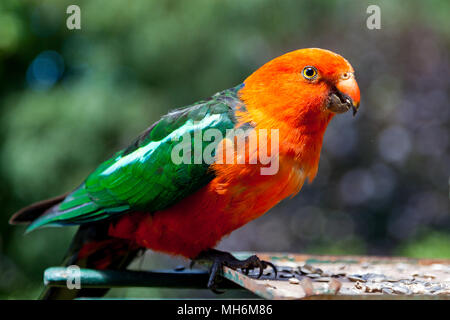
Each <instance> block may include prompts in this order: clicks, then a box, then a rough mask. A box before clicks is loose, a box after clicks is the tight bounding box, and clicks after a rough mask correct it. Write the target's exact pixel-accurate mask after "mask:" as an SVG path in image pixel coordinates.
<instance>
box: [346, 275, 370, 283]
mask: <svg viewBox="0 0 450 320" xmlns="http://www.w3.org/2000/svg"><path fill="white" fill-rule="evenodd" d="M347 278H348V280H350V281H352V282H356V281H358V282H366V280H365V279H363V278H361V277H360V276H358V275H356V274H351V275H348V276H347Z"/></svg>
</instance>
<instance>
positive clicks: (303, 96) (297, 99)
mask: <svg viewBox="0 0 450 320" xmlns="http://www.w3.org/2000/svg"><path fill="white" fill-rule="evenodd" d="M307 67H312V68H313V69H314V70H313V71H315V72H316V74H315V76H314V77H311V78H309V75H308V74H305V72H308V73H311V72H312V71H311V70H306V69H305V68H307ZM305 70H306V71H305ZM353 72H354V71H353V68H352V66H351V65H350V64H349V63H348V62H347V61H346V60H345V59H344V58H342V57H341V56H339V55H337V54H335V53H333V52H330V51H327V50H322V49H302V50H297V51H293V52H290V53H288V54H285V55H283V56H281V57H278V58H276V59H274V60H272V61H270V62H268V63H267V64H265V65H264V66H262V67H261V68H259V69H258V70H257V71H256V72H254V73H253V74H252V75H251V76H249V77H248V78H247V79H246V80H245V82H244V84H245V86H244V87H243V88H242V89H241V90H240V91H239V97H240V99H241V100H242V102H243V104H244V105H245V107H246V108H245V110H242V111H240V112H238V113H237V116H238V121H239V122H240V123H251V124H253V125H254V127H255V129H256V130H255V131H256V132H258V129H267V130H270V129H276V130H278V132H279V141H280V144H279V150H278V154H275V155H271V156H272V157H276V158H277V159H278V160H279V170H278V172H277V173H276V174H274V175H262V174H261V172H260V168H261V167H262V166H263V165H262V164H261V163H258V164H249V158H250V157H252V156H255V155H254V154H253V155H252V152H247V153H246V160H247V161H245V163H246V164H220V163H218V162H216V163H214V164H213V165H212V167H211V169H212V170H213V171H214V173H215V178H214V179H213V180H212V181H211V182H210V183H209V184H208V185H207V186H205V187H203V188H202V189H200V190H198V191H197V192H195V193H194V194H192V195H190V196H188V197H186V198H184V199H183V200H181V201H180V202H178V203H177V204H175V205H173V206H172V207H170V208H168V209H165V210H162V211H157V212H154V213H152V214H151V215H150V214H146V213H133V214H128V215H124V216H123V217H122V218H121V219H120V220H119V221H118V222H117V223H115V224H114V225H111V226H110V230H109V234H110V236H113V237H118V238H124V239H128V240H131V241H133V242H135V243H137V244H138V245H140V246H143V247H146V248H149V249H154V250H156V251H162V252H166V253H170V254H177V255H182V256H185V257H188V258H194V257H196V256H197V255H198V254H199V253H200V252H201V251H203V250H206V249H208V248H212V247H214V246H215V245H216V244H217V243H218V241H219V240H220V239H221V238H222V237H223V236H225V235H227V234H229V233H230V232H232V231H233V230H235V229H237V228H239V227H241V226H243V225H244V224H246V223H248V222H249V221H251V220H253V219H255V218H257V217H259V216H261V215H262V214H264V213H265V212H267V211H268V210H269V209H270V208H272V207H273V206H274V205H276V204H277V203H278V202H279V201H281V200H283V199H284V198H286V197H289V196H293V195H295V194H296V193H297V192H298V191H299V190H300V189H301V187H302V185H303V183H304V182H305V180H307V179H308V180H309V181H310V182H311V181H312V180H313V179H314V177H315V176H316V174H317V169H318V163H319V157H320V150H321V147H322V140H323V136H324V133H325V130H326V127H327V125H328V123H329V121H330V120H331V119H332V117H333V116H334V114H335V113H340V112H344V111H346V110H347V109H348V108H349V107H350V105H349V104H345V103H344V102H345V101H346V100H345V99H349V101H350V100H351V102H352V105H351V107H353V108H354V110H356V108H357V106H358V104H359V99H360V97H359V89H358V85H357V83H356V81H355V78H354V75H353ZM312 73H313V72H312ZM333 93H335V96H336V97H339V99H341V100H339V101H338V102H336V103H335V104H330V101H334V100H332V99H333V98H334V99H338V98H336V97H332V96H331V95H332V94H333ZM330 99H331V100H330ZM342 99H344V101H342ZM341 102H342V103H341ZM346 108H347V109H346ZM224 145H225V148H226V143H225V144H224ZM247 147H248V146H247ZM256 152H258V150H256Z"/></svg>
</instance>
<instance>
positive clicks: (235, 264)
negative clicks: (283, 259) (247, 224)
mask: <svg viewBox="0 0 450 320" xmlns="http://www.w3.org/2000/svg"><path fill="white" fill-rule="evenodd" d="M200 260H207V261H211V262H212V266H211V269H210V271H209V280H208V289H211V290H212V291H213V292H214V293H223V291H219V290H217V283H216V282H217V274H218V272H219V270H221V268H222V267H224V266H225V267H228V268H231V269H233V270H236V269H241V270H242V271H243V272H244V273H245V274H248V272H249V271H250V270H253V269H255V268H259V274H258V277H257V278H260V277H261V276H262V274H263V271H264V269H266V268H267V267H271V268H272V269H273V271H274V273H275V278H276V277H277V268H276V267H275V265H273V264H272V263H270V262H267V261H264V260H260V259H259V258H258V257H257V256H255V255H253V256H250V257H249V258H247V259H245V260H238V259H236V258H235V257H234V256H233V255H232V254H230V253H228V252H224V251H219V250H215V249H209V250H206V251H203V252H202V253H200V254H199V255H198V257H197V258H195V260H193V261H192V263H191V266H192V265H193V264H194V262H195V261H200Z"/></svg>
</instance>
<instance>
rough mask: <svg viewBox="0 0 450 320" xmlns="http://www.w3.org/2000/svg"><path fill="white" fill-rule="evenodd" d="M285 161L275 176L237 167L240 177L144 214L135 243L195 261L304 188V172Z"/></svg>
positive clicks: (223, 179)
mask: <svg viewBox="0 0 450 320" xmlns="http://www.w3.org/2000/svg"><path fill="white" fill-rule="evenodd" d="M282 161H283V160H282ZM282 161H280V166H279V170H278V172H277V173H276V174H273V175H261V174H258V173H256V171H255V170H257V169H258V168H256V166H255V168H250V169H249V168H244V167H242V168H238V169H239V170H241V172H240V175H239V176H233V175H232V176H227V177H224V176H220V175H219V176H217V177H216V178H215V179H213V180H212V181H211V182H210V183H209V184H208V185H207V186H205V187H204V188H202V189H200V190H199V191H197V192H196V193H194V194H192V195H190V196H188V197H186V198H184V199H183V200H182V201H180V202H178V203H177V204H175V205H174V206H172V207H170V208H168V209H166V210H163V211H158V212H155V213H152V214H145V215H141V216H140V218H139V219H140V221H139V222H138V223H137V225H138V227H137V229H136V231H135V232H134V240H135V241H136V242H137V243H138V244H139V245H141V246H144V247H146V248H149V249H153V250H156V251H163V252H166V253H170V254H178V255H183V256H186V257H189V258H194V257H195V256H197V255H198V254H199V253H200V252H201V251H203V250H206V249H208V248H212V247H214V246H215V245H216V244H217V242H218V241H219V240H220V239H221V238H222V237H223V236H225V235H227V234H229V233H231V232H232V231H233V230H235V229H237V228H239V227H241V226H243V225H245V224H246V223H248V222H249V221H251V220H253V219H255V218H257V217H259V216H261V215H262V214H264V213H265V212H267V211H268V210H269V209H271V208H272V207H273V206H275V205H276V204H277V203H278V202H280V201H281V200H283V199H284V198H286V197H288V196H291V195H293V194H295V193H297V192H298V191H299V190H300V188H301V186H302V184H303V182H304V174H303V171H302V170H301V169H300V168H299V167H298V166H297V165H295V164H293V163H284V162H282ZM258 170H259V169H258ZM228 173H230V172H228ZM135 224H136V223H135Z"/></svg>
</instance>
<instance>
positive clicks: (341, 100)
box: [327, 77, 359, 115]
mask: <svg viewBox="0 0 450 320" xmlns="http://www.w3.org/2000/svg"><path fill="white" fill-rule="evenodd" d="M358 108H359V87H358V84H357V83H356V80H355V78H354V77H351V78H349V79H345V80H340V81H338V83H337V84H336V86H335V90H333V91H332V92H331V93H330V95H329V97H328V105H327V109H328V110H330V111H331V112H334V113H344V112H347V111H348V110H350V109H352V110H353V115H355V114H356V112H358Z"/></svg>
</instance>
